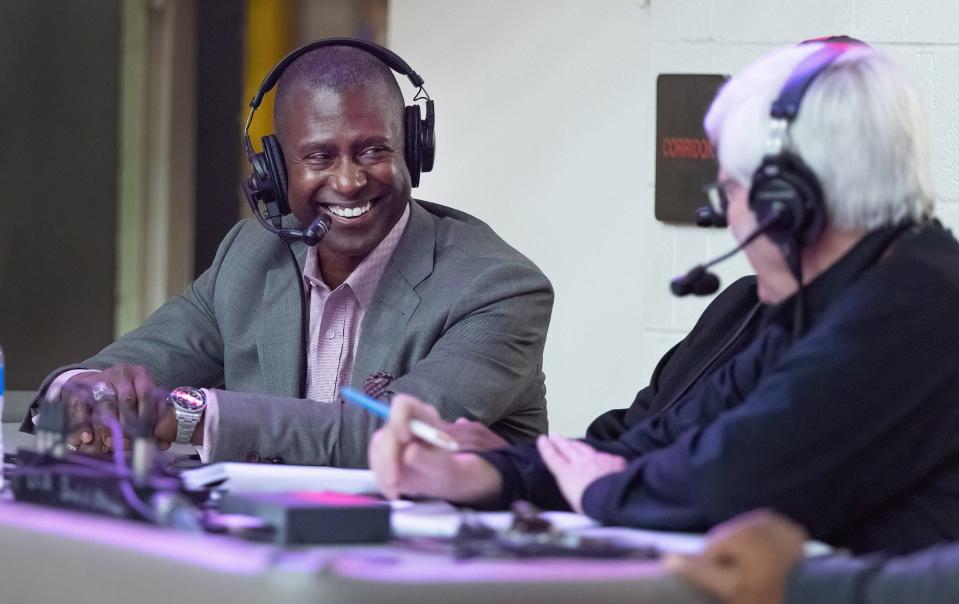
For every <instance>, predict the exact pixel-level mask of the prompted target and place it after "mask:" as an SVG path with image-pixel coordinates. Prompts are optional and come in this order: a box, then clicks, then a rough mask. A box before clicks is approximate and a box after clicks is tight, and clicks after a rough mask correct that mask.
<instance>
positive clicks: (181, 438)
mask: <svg viewBox="0 0 959 604" xmlns="http://www.w3.org/2000/svg"><path fill="white" fill-rule="evenodd" d="M173 412H174V413H175V414H176V441H175V442H176V443H177V444H180V445H188V444H190V441H192V440H193V433H194V432H196V425H197V424H198V423H200V416H199V415H195V414H192V413H187V412H186V411H183V410H181V409H176V408H174V409H173Z"/></svg>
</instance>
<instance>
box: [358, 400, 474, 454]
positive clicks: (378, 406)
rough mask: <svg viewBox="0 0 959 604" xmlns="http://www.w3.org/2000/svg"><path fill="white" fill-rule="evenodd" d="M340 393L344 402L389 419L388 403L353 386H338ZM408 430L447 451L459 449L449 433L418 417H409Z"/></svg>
mask: <svg viewBox="0 0 959 604" xmlns="http://www.w3.org/2000/svg"><path fill="white" fill-rule="evenodd" d="M340 395H341V396H342V397H343V400H345V401H346V402H348V403H353V404H354V405H359V406H360V407H363V408H364V409H366V410H367V411H369V412H370V413H372V414H374V415H378V416H380V417H382V418H383V419H389V417H390V408H389V406H388V405H386V404H385V403H383V402H382V401H378V400H376V399H375V398H373V397H371V396H367V395H365V394H363V393H362V392H360V391H359V390H356V389H355V388H350V387H347V386H344V387H343V388H340ZM410 432H412V433H413V434H415V435H416V436H418V437H419V438H422V439H423V440H425V441H426V442H428V443H430V444H431V445H435V446H437V447H440V448H441V449H446V450H447V451H459V448H460V447H459V444H458V443H457V442H456V441H455V440H453V438H452V437H451V436H450V435H449V434H447V433H446V432H443V431H441V430H437V429H436V428H434V427H433V426H431V425H429V424H427V423H426V422H423V421H420V420H418V419H411V420H410Z"/></svg>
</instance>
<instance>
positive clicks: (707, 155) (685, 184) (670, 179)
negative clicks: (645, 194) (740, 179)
mask: <svg viewBox="0 0 959 604" xmlns="http://www.w3.org/2000/svg"><path fill="white" fill-rule="evenodd" d="M727 77H728V76H724V75H713V74H660V75H659V77H657V78H656V219H657V220H660V221H662V222H670V223H676V224H695V223H696V217H695V212H696V208H698V207H700V206H703V205H705V204H706V199H705V196H704V195H703V187H704V186H706V185H707V184H709V183H711V182H712V181H714V180H716V171H717V170H718V164H717V163H716V157H715V153H714V152H713V148H712V146H711V145H710V144H709V141H708V140H707V139H706V134H705V133H704V132H703V117H704V116H705V115H706V110H707V109H709V104H710V103H711V102H712V100H713V97H715V96H716V92H717V91H718V90H719V87H720V86H722V84H723V82H725V81H726V79H727Z"/></svg>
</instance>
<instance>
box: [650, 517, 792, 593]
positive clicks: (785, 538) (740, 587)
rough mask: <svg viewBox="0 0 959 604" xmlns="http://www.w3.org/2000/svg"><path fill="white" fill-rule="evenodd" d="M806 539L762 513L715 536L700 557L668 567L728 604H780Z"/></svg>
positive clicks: (674, 559) (675, 558)
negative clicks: (790, 573) (787, 581)
mask: <svg viewBox="0 0 959 604" xmlns="http://www.w3.org/2000/svg"><path fill="white" fill-rule="evenodd" d="M808 537H809V536H808V535H807V534H806V531H805V530H803V528H802V527H801V526H799V525H798V524H796V523H794V522H792V521H791V520H788V519H786V518H783V517H782V516H779V515H777V514H775V513H773V512H770V511H768V510H758V511H755V512H749V513H746V514H743V515H741V516H738V517H736V518H733V519H732V520H729V521H728V522H724V523H723V524H720V525H719V526H717V527H716V528H714V529H713V530H711V531H710V532H709V535H708V540H707V544H706V549H705V550H704V551H703V553H702V554H700V555H698V556H679V555H671V556H669V557H667V558H666V559H665V560H664V563H665V565H666V568H668V569H670V570H672V571H674V572H676V573H678V574H679V575H680V576H682V577H684V578H686V579H687V580H689V581H690V582H691V583H693V584H694V585H696V586H698V587H699V588H701V589H703V590H705V591H707V592H709V593H711V594H713V595H715V596H718V597H719V598H721V599H723V600H725V601H726V602H729V603H730V604H781V603H782V602H783V600H784V591H785V587H786V578H787V577H788V575H789V571H790V569H792V567H793V565H795V564H796V563H797V562H798V561H799V560H800V559H801V558H802V556H803V543H804V542H805V541H806V539H807V538H808Z"/></svg>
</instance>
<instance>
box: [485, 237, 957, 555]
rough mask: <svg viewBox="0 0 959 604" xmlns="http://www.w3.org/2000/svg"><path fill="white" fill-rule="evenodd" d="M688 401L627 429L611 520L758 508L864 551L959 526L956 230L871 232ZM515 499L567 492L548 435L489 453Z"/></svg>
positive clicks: (602, 445) (691, 521)
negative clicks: (802, 311)
mask: <svg viewBox="0 0 959 604" xmlns="http://www.w3.org/2000/svg"><path fill="white" fill-rule="evenodd" d="M805 300H806V302H807V304H806V306H807V318H806V325H807V327H806V329H805V331H804V333H803V334H802V335H801V337H799V338H798V339H797V338H795V337H794V335H793V327H794V325H793V321H792V318H793V312H792V308H791V306H792V302H791V301H789V302H787V303H784V304H782V305H780V306H778V307H773V308H770V309H768V310H767V311H764V312H763V317H762V319H761V327H760V330H759V333H758V334H757V335H756V336H755V337H754V338H753V340H752V341H751V342H750V343H749V345H748V346H746V347H745V348H744V349H743V350H742V351H740V352H739V353H738V354H736V355H735V356H734V357H733V358H731V359H730V360H729V361H728V362H726V363H725V364H723V365H722V366H721V367H719V368H717V369H716V370H714V371H713V372H712V373H711V374H710V375H708V376H707V377H705V379H702V380H700V381H699V382H698V383H697V385H696V386H695V387H694V388H692V389H691V390H690V391H689V392H688V393H687V394H686V395H684V396H682V398H681V400H679V401H678V402H677V403H676V404H674V405H672V406H671V407H670V408H668V409H666V410H665V411H663V412H662V413H659V414H656V415H653V416H652V417H650V418H648V419H646V420H645V421H642V422H640V423H638V424H636V425H634V426H632V427H631V428H629V430H628V431H627V432H625V433H624V434H623V435H622V436H621V437H620V438H619V439H618V440H615V441H601V440H590V441H589V442H590V444H592V445H593V446H595V447H596V448H598V449H602V450H605V451H609V452H612V453H617V454H619V455H623V456H625V457H626V458H627V459H629V460H630V463H629V465H628V467H627V469H626V470H625V471H624V472H620V473H617V474H613V475H609V476H606V477H603V478H601V479H599V480H597V481H595V482H594V483H593V484H592V485H590V486H589V487H588V488H587V490H586V492H585V494H584V497H583V507H584V509H585V511H586V512H587V513H588V514H589V515H590V516H593V517H594V518H597V519H599V520H601V521H603V522H605V523H610V524H623V525H634V526H643V527H648V528H660V529H667V530H695V531H699V530H705V529H707V528H708V527H710V526H712V525H713V524H716V523H717V522H720V521H722V520H725V519H727V518H729V517H731V516H733V515H735V514H738V513H740V512H743V511H746V510H750V509H753V508H757V507H764V506H765V507H772V508H775V509H778V510H780V511H782V512H784V513H786V514H787V515H789V516H792V517H793V518H794V519H796V520H797V521H799V522H800V523H802V524H803V525H805V526H806V527H807V528H808V529H809V530H810V532H811V533H812V534H813V536H814V537H816V538H819V539H823V540H826V541H828V542H830V543H832V544H834V545H841V546H846V547H849V548H851V549H853V550H854V551H857V552H862V551H872V550H878V549H890V550H896V551H910V550H914V549H918V548H921V547H926V546H928V545H931V544H933V543H936V542H939V541H943V540H955V539H959V321H957V320H956V319H955V313H956V309H957V308H959V243H957V242H956V240H955V239H954V238H953V237H952V235H951V234H950V233H949V232H947V231H946V230H944V229H943V228H942V227H941V226H940V225H938V223H930V224H925V225H922V226H916V227H912V228H908V229H901V228H900V229H885V230H882V231H878V232H876V233H873V234H871V235H870V236H868V237H867V238H865V239H864V240H863V241H862V242H861V243H860V244H859V245H857V246H856V247H855V248H854V249H853V250H852V251H851V252H849V253H848V254H847V255H846V256H845V257H843V258H842V259H841V260H840V261H839V262H837V263H836V264H835V265H833V266H832V267H830V269H829V270H828V271H826V272H825V273H823V275H821V276H820V277H819V278H818V279H816V281H815V282H814V283H813V284H812V285H811V286H810V287H809V288H808V289H807V292H806V296H805ZM486 458H487V459H488V460H490V461H491V462H492V463H493V464H494V465H495V466H496V467H497V469H498V470H499V471H500V472H501V473H502V475H503V479H504V485H505V488H504V493H503V495H504V499H512V498H519V497H522V498H529V499H531V500H532V501H533V502H534V503H539V504H541V505H545V506H560V507H564V506H563V502H562V498H561V496H560V495H559V492H558V490H557V488H556V485H555V481H553V479H552V476H551V475H550V474H549V473H548V471H544V470H545V469H544V467H543V465H542V461H541V460H540V459H539V457H538V455H536V453H535V449H531V448H529V447H527V448H514V449H512V450H504V451H500V452H494V453H490V454H488V455H487V456H486Z"/></svg>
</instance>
